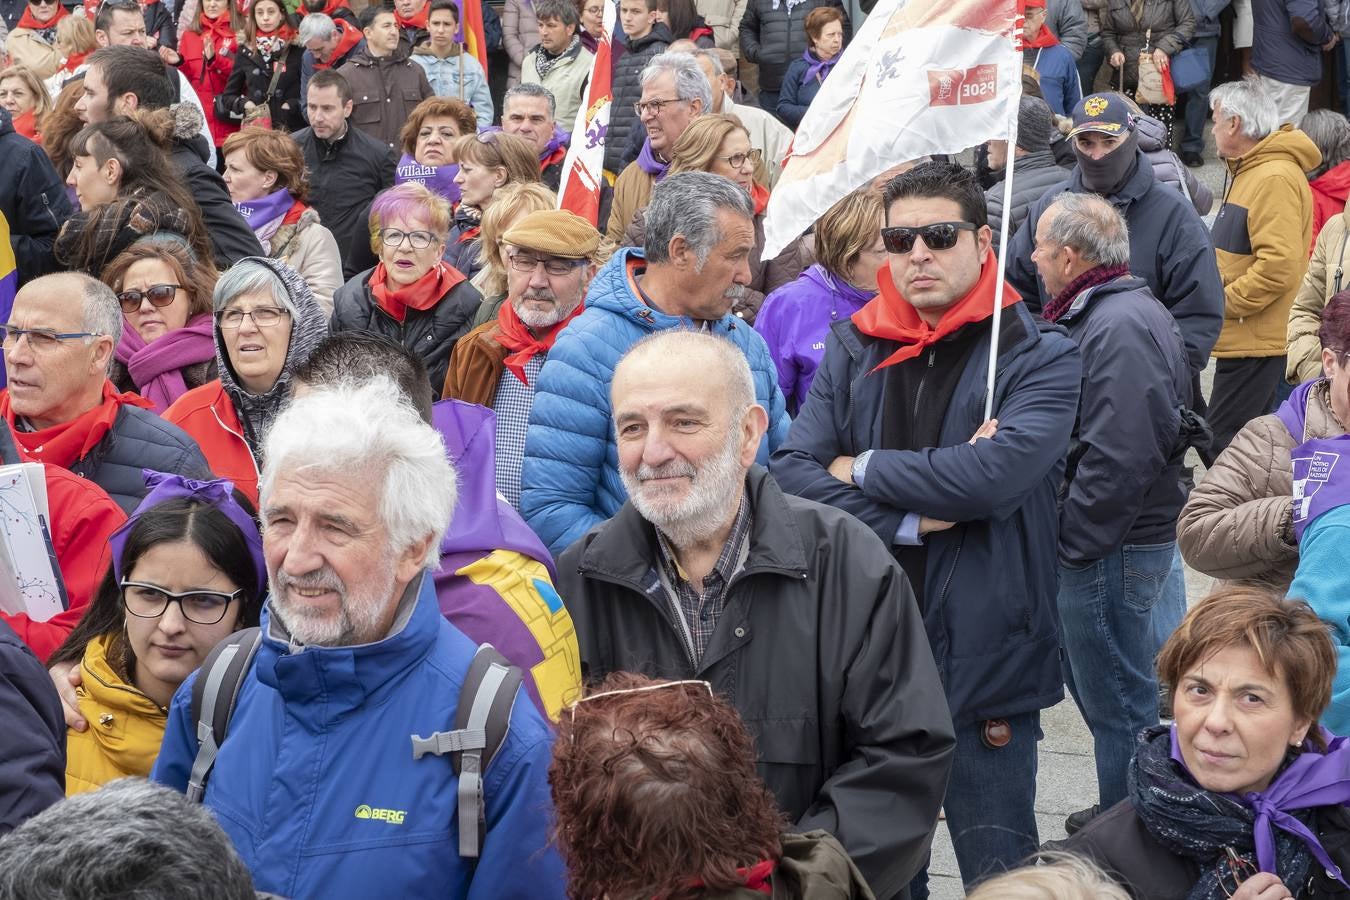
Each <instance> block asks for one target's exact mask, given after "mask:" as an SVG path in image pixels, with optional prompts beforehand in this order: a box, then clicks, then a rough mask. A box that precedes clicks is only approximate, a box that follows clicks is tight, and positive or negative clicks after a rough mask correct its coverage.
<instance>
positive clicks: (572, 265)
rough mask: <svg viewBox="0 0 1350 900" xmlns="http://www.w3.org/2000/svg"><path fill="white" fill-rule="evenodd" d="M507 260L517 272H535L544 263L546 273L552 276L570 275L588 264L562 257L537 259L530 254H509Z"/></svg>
mask: <svg viewBox="0 0 1350 900" xmlns="http://www.w3.org/2000/svg"><path fill="white" fill-rule="evenodd" d="M506 258H507V259H508V260H510V261H511V268H513V269H515V270H516V271H517V272H533V271H534V270H535V269H536V268H537V267H538V266H539V264H540V263H543V264H544V271H545V272H547V273H548V274H550V275H569V274H571V273H572V272H574V271H576V269H577V267H578V266H583V265H585V264H586V260H585V259H565V258H563V257H560V256H549V257H545V258H544V259H537V258H536V257H533V256H530V255H529V254H528V253H515V254H511V253H508V254H507V255H506Z"/></svg>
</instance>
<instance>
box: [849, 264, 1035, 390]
mask: <svg viewBox="0 0 1350 900" xmlns="http://www.w3.org/2000/svg"><path fill="white" fill-rule="evenodd" d="M997 277H998V265H997V264H996V263H995V262H994V255H993V254H992V253H990V254H986V255H985V260H984V264H983V265H982V266H981V267H980V278H979V280H978V281H976V282H975V286H974V287H973V288H971V289H970V293H968V294H966V295H965V296H964V297H962V298H961V299H960V300H958V301H956V302H955V303H954V304H952V305H951V306H949V307H948V308H947V311H946V312H944V313H943V314H942V318H941V319H940V320H939V321H938V324H937V327H936V328H931V327H929V325H928V323H927V322H925V321H924V320H923V319H921V318H919V313H918V311H917V310H915V309H914V307H913V306H910V304H909V301H908V300H906V299H905V298H904V297H903V296H902V295H901V294H900V292H899V291H898V290H896V288H895V283H894V282H893V281H891V264H890V263H889V262H887V263H886V265H884V266H882V267H881V269H880V270H879V271H878V272H877V287H878V288H879V289H880V291H881V292H880V293H879V294H878V295H877V296H876V297H874V298H873V299H872V300H870V301H868V303H867V305H866V306H864V307H863V308H862V309H860V310H858V311H857V312H856V313H854V314H853V324H854V325H857V326H858V330H859V331H861V332H862V333H863V334H865V335H867V336H868V337H874V338H880V339H882V340H886V341H896V342H897V343H899V344H900V345H901V347H900V349H899V350H897V351H895V352H894V353H892V354H891V355H890V356H889V357H887V358H886V359H885V360H883V361H882V362H881V364H880V365H879V366H877V367H876V368H875V369H873V370H872V371H873V372H876V371H878V370H880V369H884V368H886V367H887V366H893V365H895V364H896V363H900V362H904V361H905V360H907V359H913V358H914V357H916V356H918V355H919V354H920V353H922V352H923V349H924V348H925V347H927V346H929V345H930V344H935V343H937V342H938V341H940V340H942V339H943V338H945V337H946V336H947V335H949V334H954V333H956V332H957V331H959V330H961V329H962V328H964V327H966V326H967V325H971V324H973V323H975V322H983V321H984V320H985V319H987V318H989V317H990V316H992V315H993V314H994V285H995V284H996V282H995V279H996V278H997ZM1021 300H1022V296H1021V294H1018V293H1017V291H1015V290H1013V287H1012V285H1010V284H1005V285H1004V286H1003V308H1004V309H1007V308H1008V307H1009V306H1012V305H1013V304H1014V303H1018V302H1021ZM869 374H870V373H869Z"/></svg>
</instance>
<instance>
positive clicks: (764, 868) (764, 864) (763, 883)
mask: <svg viewBox="0 0 1350 900" xmlns="http://www.w3.org/2000/svg"><path fill="white" fill-rule="evenodd" d="M777 865H778V860H776V859H761V860H760V861H759V862H757V863H755V864H754V865H753V866H751V867H750V868H748V869H744V868H742V869H737V870H736V874H737V875H740V876H741V877H742V878H744V879H745V884H744V885H743V886H744V887H747V888H749V889H750V890H752V891H755V892H757V893H760V894H767V895H769V896H773V870H774V868H775V867H776V866H777ZM689 886H690V887H703V886H704V885H703V879H702V878H694V879H692V880H690V882H689Z"/></svg>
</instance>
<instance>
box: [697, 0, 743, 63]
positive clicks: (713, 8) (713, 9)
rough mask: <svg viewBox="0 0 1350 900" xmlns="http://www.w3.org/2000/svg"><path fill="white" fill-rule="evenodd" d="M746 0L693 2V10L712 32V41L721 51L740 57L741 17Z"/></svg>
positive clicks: (700, 0) (703, 0)
mask: <svg viewBox="0 0 1350 900" xmlns="http://www.w3.org/2000/svg"><path fill="white" fill-rule="evenodd" d="M746 3H747V0H695V2H694V8H695V9H697V10H698V14H699V15H700V16H702V17H703V21H705V22H707V23H708V27H709V28H711V29H712V30H713V41H714V42H715V43H716V44H717V46H718V47H719V48H721V49H722V50H730V51H731V52H732V53H734V54H736V55H737V56H740V55H741V49H740V46H741V45H740V33H741V17H742V16H744V15H745V6H746Z"/></svg>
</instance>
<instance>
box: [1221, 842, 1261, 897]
mask: <svg viewBox="0 0 1350 900" xmlns="http://www.w3.org/2000/svg"><path fill="white" fill-rule="evenodd" d="M1223 852H1224V860H1223V870H1222V871H1220V873H1219V887H1220V888H1222V889H1223V894H1224V896H1225V897H1231V896H1233V895H1234V894H1236V893H1237V889H1238V888H1239V887H1241V886H1242V882H1244V881H1246V880H1247V879H1248V878H1251V877H1252V876H1253V875H1255V874H1256V866H1255V865H1254V864H1253V863H1252V861H1251V860H1248V859H1243V858H1242V857H1241V856H1239V855H1238V852H1237V851H1236V850H1234V849H1233V848H1232V847H1224V848H1223ZM1229 882H1232V885H1233V889H1232V890H1229V889H1228V884H1229Z"/></svg>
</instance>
